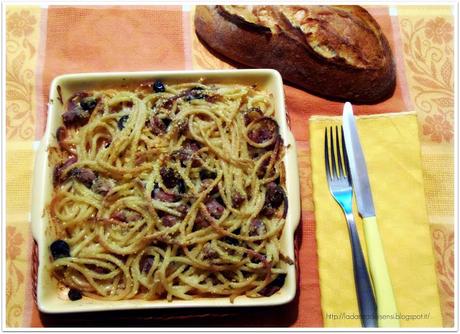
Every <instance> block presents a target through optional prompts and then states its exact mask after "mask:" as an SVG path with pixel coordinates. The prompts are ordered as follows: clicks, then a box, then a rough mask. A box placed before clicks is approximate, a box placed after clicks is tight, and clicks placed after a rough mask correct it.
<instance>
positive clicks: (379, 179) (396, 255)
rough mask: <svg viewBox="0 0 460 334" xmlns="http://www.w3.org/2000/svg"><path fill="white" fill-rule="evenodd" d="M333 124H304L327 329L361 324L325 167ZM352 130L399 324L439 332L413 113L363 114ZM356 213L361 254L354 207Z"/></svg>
mask: <svg viewBox="0 0 460 334" xmlns="http://www.w3.org/2000/svg"><path fill="white" fill-rule="evenodd" d="M339 124H341V117H319V116H318V117H312V118H311V119H310V145H311V164H312V179H313V200H314V205H315V217H316V237H317V243H318V260H319V277H320V287H321V307H322V311H323V318H324V325H325V327H360V326H361V323H360V320H359V310H358V303H357V299H356V292H355V285H354V278H353V267H352V258H351V248H350V241H349V237H348V230H347V225H346V222H345V218H344V216H343V213H342V211H341V209H340V207H339V206H338V204H337V203H336V202H335V201H334V199H333V198H332V196H331V195H330V193H329V189H328V186H327V181H326V174H325V169H324V128H325V127H326V126H329V125H339ZM357 127H358V132H359V135H360V139H361V145H362V148H363V151H364V155H365V158H366V162H367V168H368V172H369V179H370V184H371V189H372V195H373V198H374V206H375V210H376V216H377V223H378V226H379V231H380V236H381V239H382V243H383V247H384V252H385V259H386V261H387V265H388V270H389V274H390V277H391V281H392V284H393V289H394V293H395V298H396V304H397V307H398V311H399V313H400V317H401V319H400V322H401V327H441V326H442V318H441V310H440V302H439V294H438V288H437V284H436V274H435V267H434V265H435V262H434V257H433V249H432V243H431V237H430V233H429V227H428V220H427V214H426V205H425V204H426V203H425V195H424V189H423V175H422V169H421V160H420V142H419V134H418V126H417V119H416V114H415V113H397V114H384V115H368V116H362V117H358V118H357ZM354 214H355V220H356V223H357V226H358V230H359V233H360V239H361V244H362V246H363V252H364V253H365V254H366V241H365V239H364V234H363V231H362V220H361V218H360V217H359V215H358V211H357V208H356V205H354Z"/></svg>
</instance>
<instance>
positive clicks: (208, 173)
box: [200, 169, 217, 180]
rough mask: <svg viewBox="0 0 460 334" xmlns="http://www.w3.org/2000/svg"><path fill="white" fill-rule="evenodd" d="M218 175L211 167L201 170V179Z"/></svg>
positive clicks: (213, 177)
mask: <svg viewBox="0 0 460 334" xmlns="http://www.w3.org/2000/svg"><path fill="white" fill-rule="evenodd" d="M216 177H217V173H216V172H213V171H210V170H209V169H202V170H200V179H201V180H205V179H215V178H216Z"/></svg>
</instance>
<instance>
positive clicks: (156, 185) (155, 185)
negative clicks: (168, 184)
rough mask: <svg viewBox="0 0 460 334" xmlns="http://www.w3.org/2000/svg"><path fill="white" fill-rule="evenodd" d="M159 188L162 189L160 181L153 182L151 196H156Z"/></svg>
mask: <svg viewBox="0 0 460 334" xmlns="http://www.w3.org/2000/svg"><path fill="white" fill-rule="evenodd" d="M157 189H160V187H159V186H158V183H156V182H155V183H154V184H153V189H152V192H151V193H150V197H152V198H154V197H155V190H157Z"/></svg>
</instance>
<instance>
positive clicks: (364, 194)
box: [343, 102, 399, 327]
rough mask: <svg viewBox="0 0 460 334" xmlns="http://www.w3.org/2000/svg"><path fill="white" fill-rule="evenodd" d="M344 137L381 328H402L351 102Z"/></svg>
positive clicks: (346, 111) (347, 105)
mask: <svg viewBox="0 0 460 334" xmlns="http://www.w3.org/2000/svg"><path fill="white" fill-rule="evenodd" d="M343 135H344V138H345V147H346V149H347V153H348V161H349V166H350V171H351V179H352V184H353V191H354V192H355V195H356V203H357V206H358V211H359V214H360V216H361V217H362V218H363V225H364V235H365V239H366V246H367V254H368V259H369V267H370V272H371V277H372V283H373V287H374V291H375V296H376V299H377V314H378V319H377V322H378V327H399V320H398V319H396V315H397V314H398V310H397V307H396V301H395V297H394V293H393V288H392V285H391V279H390V275H389V273H388V268H387V265H386V261H385V254H384V249H383V246H382V241H381V239H380V233H379V229H378V225H377V219H376V215H375V209H374V202H373V199H372V193H371V187H370V184H369V176H368V174H367V167H366V161H365V159H364V154H363V150H362V148H361V144H360V141H359V136H358V131H357V128H356V122H355V118H354V116H353V108H352V106H351V104H350V103H349V102H346V103H345V105H344V108H343Z"/></svg>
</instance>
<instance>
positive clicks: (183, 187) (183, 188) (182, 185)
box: [178, 178, 187, 194]
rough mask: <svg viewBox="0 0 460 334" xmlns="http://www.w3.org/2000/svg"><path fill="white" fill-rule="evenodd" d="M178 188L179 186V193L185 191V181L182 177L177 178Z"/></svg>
mask: <svg viewBox="0 0 460 334" xmlns="http://www.w3.org/2000/svg"><path fill="white" fill-rule="evenodd" d="M178 186H179V187H178V188H179V192H180V193H181V194H183V193H185V192H186V191H187V186H186V185H185V182H184V180H183V179H182V178H180V179H179V182H178Z"/></svg>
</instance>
